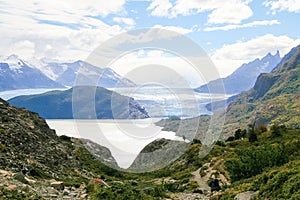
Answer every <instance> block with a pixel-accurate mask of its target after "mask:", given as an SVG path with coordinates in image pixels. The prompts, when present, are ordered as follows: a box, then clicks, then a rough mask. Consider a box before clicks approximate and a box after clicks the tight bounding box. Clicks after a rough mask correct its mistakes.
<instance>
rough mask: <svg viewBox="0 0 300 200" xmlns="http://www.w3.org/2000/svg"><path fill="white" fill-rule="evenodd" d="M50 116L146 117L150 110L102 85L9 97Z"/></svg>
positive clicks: (23, 105) (78, 117)
mask: <svg viewBox="0 0 300 200" xmlns="http://www.w3.org/2000/svg"><path fill="white" fill-rule="evenodd" d="M9 103H11V104H12V105H14V106H17V107H25V108H27V109H28V110H31V111H33V112H37V113H38V114H39V115H40V116H42V117H43V118H46V119H73V118H76V119H142V118H148V117H149V116H148V113H147V111H146V110H145V109H144V108H143V107H142V106H140V105H139V104H138V103H137V102H136V101H135V100H134V99H133V98H130V97H127V96H123V95H120V94H118V93H116V92H112V91H110V90H107V89H105V88H102V87H94V86H76V87H73V88H70V89H68V90H65V91H51V92H46V93H43V94H37V95H24V96H18V97H15V98H12V99H10V100H9Z"/></svg>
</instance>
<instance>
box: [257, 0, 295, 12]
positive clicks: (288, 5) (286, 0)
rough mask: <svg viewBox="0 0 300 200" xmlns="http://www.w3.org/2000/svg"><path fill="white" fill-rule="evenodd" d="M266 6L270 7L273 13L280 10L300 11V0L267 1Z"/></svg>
mask: <svg viewBox="0 0 300 200" xmlns="http://www.w3.org/2000/svg"><path fill="white" fill-rule="evenodd" d="M263 5H264V6H266V7H270V9H271V11H272V13H273V14H276V12H280V11H288V12H299V11H300V1H299V0H277V1H265V2H264V3H263Z"/></svg>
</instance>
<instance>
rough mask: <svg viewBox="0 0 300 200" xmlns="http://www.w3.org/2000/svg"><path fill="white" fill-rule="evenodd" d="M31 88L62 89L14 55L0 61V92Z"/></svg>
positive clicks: (59, 85)
mask: <svg viewBox="0 0 300 200" xmlns="http://www.w3.org/2000/svg"><path fill="white" fill-rule="evenodd" d="M29 88H31V89H33V88H64V86H63V85H61V84H59V83H57V82H55V81H53V80H51V79H50V78H48V77H47V76H45V75H44V74H43V73H42V72H41V71H40V70H38V69H36V68H35V67H33V66H31V65H30V64H28V63H27V62H25V61H23V60H21V59H19V58H18V57H17V56H16V55H11V56H9V57H8V58H5V59H4V60H2V61H0V91H5V90H15V89H29Z"/></svg>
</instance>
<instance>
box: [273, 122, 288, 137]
mask: <svg viewBox="0 0 300 200" xmlns="http://www.w3.org/2000/svg"><path fill="white" fill-rule="evenodd" d="M285 131H286V127H285V126H284V125H281V126H279V125H276V124H274V125H273V126H271V137H272V138H276V137H280V136H282V133H284V132H285Z"/></svg>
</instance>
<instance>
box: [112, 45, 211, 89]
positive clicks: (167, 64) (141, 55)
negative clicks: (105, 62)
mask: <svg viewBox="0 0 300 200" xmlns="http://www.w3.org/2000/svg"><path fill="white" fill-rule="evenodd" d="M185 59H186V58H185ZM185 59H183V58H181V57H178V56H175V55H173V54H169V53H166V52H165V51H161V50H148V51H144V50H142V51H141V50H140V51H136V52H130V53H128V54H126V55H123V56H122V57H120V58H119V59H118V60H115V61H114V62H113V63H111V66H110V67H111V68H112V69H113V70H115V71H116V72H117V73H118V74H120V75H122V76H123V77H126V78H129V79H130V80H133V81H134V82H135V83H138V84H144V83H159V84H164V85H166V86H169V87H186V86H190V87H191V88H194V87H197V86H199V85H201V84H203V83H205V82H206V81H208V80H206V79H204V78H203V77H202V74H201V73H200V72H199V70H197V69H195V68H194V67H193V66H192V65H191V64H190V63H188V62H187V61H186V60H185ZM203 60H204V61H203V63H205V59H203ZM204 65H205V64H204ZM208 65H209V64H208ZM124 66H126V67H124ZM206 66H207V65H206Z"/></svg>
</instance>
